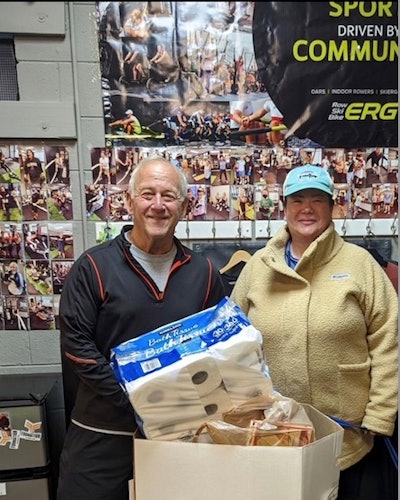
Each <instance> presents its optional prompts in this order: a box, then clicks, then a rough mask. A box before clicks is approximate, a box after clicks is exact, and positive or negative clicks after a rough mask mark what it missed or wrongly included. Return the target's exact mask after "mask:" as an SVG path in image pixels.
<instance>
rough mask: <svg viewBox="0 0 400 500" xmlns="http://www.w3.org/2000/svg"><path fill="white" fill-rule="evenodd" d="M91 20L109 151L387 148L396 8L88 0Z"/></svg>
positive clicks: (391, 130) (394, 92) (393, 117)
mask: <svg viewBox="0 0 400 500" xmlns="http://www.w3.org/2000/svg"><path fill="white" fill-rule="evenodd" d="M97 15H98V28H99V29H98V32H99V49H100V64H101V76H102V88H103V104H104V120H105V136H106V138H107V139H108V141H109V145H112V144H115V143H118V144H121V143H122V144H127V145H129V144H132V143H135V145H139V146H142V145H149V144H160V145H164V146H166V145H182V144H185V143H196V142H197V143H198V142H200V143H204V142H205V141H208V142H211V143H218V144H221V145H223V144H226V143H229V144H236V145H238V144H263V145H267V146H272V147H275V146H286V147H341V148H357V147H361V148H366V147H377V146H379V147H397V139H398V131H397V123H398V120H397V116H398V102H397V97H398V75H397V72H398V26H397V2H315V3H311V2H207V3H197V2H97ZM262 141H264V142H262Z"/></svg>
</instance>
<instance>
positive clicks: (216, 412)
mask: <svg viewBox="0 0 400 500" xmlns="http://www.w3.org/2000/svg"><path fill="white" fill-rule="evenodd" d="M201 402H202V405H203V408H204V412H205V418H206V419H207V418H210V417H212V418H213V419H219V418H221V417H222V414H223V412H225V411H227V410H229V409H230V408H232V406H233V404H232V399H231V397H230V394H229V393H228V391H227V390H226V387H225V385H224V384H222V385H220V386H219V387H218V388H217V389H215V390H214V391H213V392H211V393H210V394H205V395H204V396H202V397H201Z"/></svg>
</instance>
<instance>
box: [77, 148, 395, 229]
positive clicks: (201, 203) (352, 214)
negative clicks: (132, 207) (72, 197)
mask: <svg viewBox="0 0 400 500" xmlns="http://www.w3.org/2000/svg"><path fill="white" fill-rule="evenodd" d="M91 155H92V180H93V182H92V183H91V184H88V185H86V186H85V190H86V215H87V218H88V220H89V221H94V222H101V221H106V222H109V223H113V222H124V221H131V216H130V215H129V214H128V212H127V210H126V208H125V203H124V200H125V193H126V191H127V189H128V182H129V176H130V174H131V172H132V171H133V170H134V168H135V166H136V165H137V163H138V162H139V161H140V160H141V159H142V158H146V157H148V156H150V155H152V156H153V155H160V156H162V157H164V158H166V159H168V160H169V161H170V162H171V163H172V164H174V165H176V167H177V168H179V169H182V171H183V172H184V173H185V176H186V179H187V182H188V189H187V198H188V203H187V210H186V213H185V214H184V217H183V220H188V221H199V220H210V221H224V220H250V221H254V220H269V219H271V220H282V219H283V217H284V214H283V193H282V187H283V183H284V181H285V178H286V175H287V173H288V172H289V171H290V170H291V169H293V168H296V167H297V166H300V165H304V164H312V165H316V166H320V167H321V168H323V169H325V170H327V171H328V172H329V174H330V176H331V177H332V179H333V181H334V184H335V190H334V201H335V204H334V209H333V218H334V219H343V218H348V219H368V218H370V217H371V218H392V217H394V214H395V213H397V211H398V184H397V175H398V150H397V148H364V149H355V148H354V149H344V148H340V149H332V148H331V149H325V148H298V149H296V148H268V147H259V146H253V147H251V146H243V147H239V146H236V147H213V146H212V145H209V146H207V147H206V146H203V147H199V146H196V147H193V148H191V147H184V146H181V147H174V148H173V147H164V148H163V147H161V148H157V149H153V148H137V147H125V146H116V147H110V148H93V149H92V151H91Z"/></svg>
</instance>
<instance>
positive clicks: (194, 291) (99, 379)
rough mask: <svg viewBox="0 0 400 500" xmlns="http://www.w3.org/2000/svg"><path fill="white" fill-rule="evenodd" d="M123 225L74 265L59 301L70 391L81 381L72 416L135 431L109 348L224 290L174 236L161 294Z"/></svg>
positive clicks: (202, 305)
mask: <svg viewBox="0 0 400 500" xmlns="http://www.w3.org/2000/svg"><path fill="white" fill-rule="evenodd" d="M130 229H132V226H124V227H123V228H122V230H121V233H120V234H119V235H118V236H117V237H116V238H114V239H113V240H110V241H107V242H105V243H102V244H100V245H97V246H95V247H93V248H90V249H89V250H86V251H85V252H84V253H83V254H82V255H81V256H80V257H79V258H78V259H77V260H76V262H75V263H74V265H73V266H72V268H71V270H70V272H69V274H68V276H67V278H66V280H65V284H64V286H63V290H62V293H61V299H60V332H61V355H62V357H63V364H64V366H65V365H67V366H65V368H68V370H66V372H65V373H64V374H63V375H64V377H63V378H64V385H65V390H66V391H68V389H69V388H68V384H71V386H73V385H74V381H73V380H72V379H70V380H69V376H68V375H66V373H67V374H68V373H69V372H70V371H71V370H70V368H71V367H72V370H73V372H74V373H75V374H76V375H77V376H78V378H79V383H78V389H77V394H76V400H75V405H74V407H73V410H72V413H71V417H72V418H73V419H75V420H76V421H78V422H80V423H81V424H84V425H87V426H91V427H95V428H99V429H104V430H110V431H120V432H121V431H122V432H134V431H135V430H136V422H135V418H134V412H133V408H132V406H131V403H130V401H129V399H128V397H127V395H126V394H125V392H124V391H123V390H122V388H121V386H120V385H119V384H118V382H117V380H116V378H115V376H114V372H113V370H112V368H111V366H110V363H109V361H110V349H111V348H112V347H115V346H117V345H119V344H121V343H122V342H125V341H126V340H129V339H132V338H134V337H138V336H139V335H141V334H143V333H147V332H149V331H151V330H153V329H155V328H158V327H159V326H162V325H164V324H168V323H170V322H172V321H176V320H178V319H181V318H184V317H186V316H188V315H191V314H194V313H196V312H199V311H201V310H203V309H207V308H208V307H211V306H214V305H215V304H217V303H218V302H219V301H220V300H221V299H222V298H223V297H224V296H225V292H224V286H223V283H222V280H221V278H220V274H219V272H218V271H217V270H216V269H215V268H214V267H213V266H212V264H211V261H210V260H208V259H206V258H204V257H202V256H200V255H198V254H196V253H194V252H192V251H191V250H190V249H189V248H187V247H185V246H184V245H182V244H181V243H180V242H179V240H177V239H175V244H176V247H177V254H176V257H175V260H174V263H173V265H172V267H171V271H170V273H169V277H168V282H167V284H166V287H165V289H164V291H163V292H160V291H159V290H158V288H157V285H156V284H155V283H154V281H153V280H152V279H151V277H150V276H149V275H148V274H147V273H146V271H145V270H144V269H143V268H142V267H141V266H140V264H139V263H138V262H137V261H136V260H135V259H134V258H133V257H132V254H131V253H130V243H129V242H128V241H127V240H126V238H125V232H126V231H128V230H130Z"/></svg>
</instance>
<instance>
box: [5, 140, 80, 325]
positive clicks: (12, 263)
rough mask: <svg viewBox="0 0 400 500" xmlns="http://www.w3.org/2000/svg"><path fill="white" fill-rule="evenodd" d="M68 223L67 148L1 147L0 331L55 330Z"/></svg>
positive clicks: (67, 264)
mask: <svg viewBox="0 0 400 500" xmlns="http://www.w3.org/2000/svg"><path fill="white" fill-rule="evenodd" d="M73 217H74V214H73V203H72V191H71V184H70V163H69V148H68V147H66V146H50V145H44V144H42V143H41V144H32V145H21V144H18V145H9V144H0V329H3V330H10V331H11V330H20V331H22V330H52V329H55V328H56V327H58V306H59V296H60V293H61V291H62V287H63V283H64V281H65V278H66V276H67V274H68V272H69V270H70V269H71V266H72V263H73V261H74V234H73V222H72V221H73Z"/></svg>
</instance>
